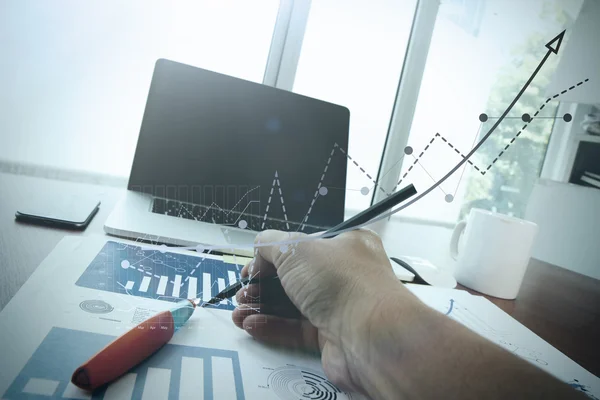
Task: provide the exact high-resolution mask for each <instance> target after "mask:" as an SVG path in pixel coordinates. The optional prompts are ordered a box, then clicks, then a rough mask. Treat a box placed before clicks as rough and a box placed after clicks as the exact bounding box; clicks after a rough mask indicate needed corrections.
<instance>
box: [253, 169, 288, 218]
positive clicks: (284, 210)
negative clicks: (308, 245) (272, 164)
mask: <svg viewBox="0 0 600 400" xmlns="http://www.w3.org/2000/svg"><path fill="white" fill-rule="evenodd" d="M275 184H277V188H278V189H279V199H280V201H281V208H282V209H283V217H284V219H285V226H286V228H287V229H290V224H289V221H288V217H287V211H286V209H285V202H284V201H283V192H282V191H281V184H280V183H279V175H278V173H277V171H275V177H274V178H273V184H272V185H271V192H270V193H269V200H267V208H266V210H265V215H264V217H263V222H262V225H261V227H260V229H264V227H265V224H266V223H267V214H268V213H269V207H270V206H271V199H272V198H273V191H274V190H275Z"/></svg>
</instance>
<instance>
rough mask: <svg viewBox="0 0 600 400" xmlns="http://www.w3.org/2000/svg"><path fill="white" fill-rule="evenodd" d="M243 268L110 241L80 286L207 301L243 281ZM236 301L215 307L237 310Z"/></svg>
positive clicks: (149, 296) (192, 256)
mask: <svg viewBox="0 0 600 400" xmlns="http://www.w3.org/2000/svg"><path fill="white" fill-rule="evenodd" d="M240 268H241V266H240V265H236V264H232V263H227V262H224V261H222V260H216V259H212V258H208V257H206V255H205V254H202V253H199V254H198V255H191V254H190V255H188V254H180V253H172V252H167V251H161V250H155V249H146V248H142V247H140V246H135V245H129V244H124V243H118V242H114V241H107V242H106V244H105V245H104V247H103V248H102V250H101V251H100V252H99V253H98V255H97V256H96V257H95V258H94V260H93V261H92V262H91V263H90V265H89V266H88V267H87V268H86V270H85V271H84V272H83V274H82V275H81V276H80V277H79V279H78V280H77V282H76V285H78V286H82V287H86V288H91V289H97V290H104V291H108V292H114V293H122V294H126V295H132V296H139V297H146V298H152V299H158V300H165V301H179V300H181V299H186V298H187V299H191V298H196V297H201V298H202V300H204V301H207V300H209V299H210V298H211V297H212V296H214V295H216V294H217V293H218V292H219V291H220V290H222V289H224V288H225V287H226V286H228V285H230V284H232V283H234V282H236V281H237V280H239V278H240V272H239V269H240ZM236 305H237V304H236V302H235V298H232V299H230V300H224V301H222V302H220V303H219V304H216V305H214V306H213V307H214V308H217V309H225V310H233V309H234V308H235V306H236Z"/></svg>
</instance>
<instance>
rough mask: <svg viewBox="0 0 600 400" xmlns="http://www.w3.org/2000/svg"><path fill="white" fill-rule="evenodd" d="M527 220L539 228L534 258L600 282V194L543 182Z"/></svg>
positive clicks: (532, 201) (529, 205)
mask: <svg viewBox="0 0 600 400" xmlns="http://www.w3.org/2000/svg"><path fill="white" fill-rule="evenodd" d="M526 219H528V220H530V221H533V222H535V223H537V224H538V226H539V233H538V236H537V238H536V241H535V244H534V247H533V253H532V255H533V257H535V258H538V259H540V260H542V261H546V262H549V263H551V264H554V265H558V266H559V267H562V268H566V269H569V270H571V271H575V272H578V273H580V274H584V275H587V276H591V277H593V278H596V279H600V245H599V244H600V190H598V189H594V188H589V187H584V186H579V185H574V184H569V183H560V182H554V181H547V180H541V181H540V182H539V183H538V184H536V186H535V188H534V190H533V193H532V194H531V198H530V201H529V204H528V207H527V212H526Z"/></svg>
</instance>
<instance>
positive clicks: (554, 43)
mask: <svg viewBox="0 0 600 400" xmlns="http://www.w3.org/2000/svg"><path fill="white" fill-rule="evenodd" d="M565 32H566V30H563V31H562V32H561V33H559V34H558V35H557V36H556V37H555V38H554V39H552V40H551V41H549V42H548V43H546V45H545V47H546V48H547V49H548V51H547V52H546V54H545V55H544V57H543V58H542V60H541V61H540V63H539V65H538V66H537V67H536V69H535V70H534V71H533V73H532V74H531V76H530V77H529V79H528V80H527V82H525V84H524V85H523V87H522V88H521V90H520V91H519V93H518V94H517V95H516V97H515V98H514V99H513V101H512V102H511V103H510V104H509V105H508V107H507V108H506V110H505V111H504V112H503V113H502V115H501V116H500V117H499V118H498V120H497V121H496V123H495V124H494V125H493V126H492V127H491V128H490V130H489V131H488V132H487V133H486V134H485V136H483V138H482V139H481V140H480V141H479V142H478V143H477V144H476V145H475V147H473V148H472V149H471V151H469V153H467V154H466V155H464V156H463V159H462V160H461V161H460V162H458V164H456V165H455V166H454V167H453V168H452V169H451V170H450V171H449V172H448V173H446V175H444V176H443V177H442V178H440V179H439V180H438V181H437V182H435V183H434V184H433V185H432V186H430V187H429V188H428V189H427V190H425V191H423V192H421V193H419V194H418V195H417V196H416V197H414V198H412V199H411V200H410V201H408V202H407V203H406V204H403V205H401V206H400V207H398V208H396V209H395V210H391V211H388V212H386V213H384V214H382V215H380V216H379V217H377V218H374V219H372V220H370V221H368V222H365V223H364V224H361V225H359V226H356V227H353V228H347V229H343V230H341V231H338V232H335V233H329V234H326V233H321V234H318V235H314V236H313V235H308V236H304V237H298V238H294V239H290V240H282V241H278V242H264V243H262V242H258V243H248V244H241V245H236V246H234V247H231V249H246V248H257V247H265V246H283V245H290V244H294V243H299V242H307V241H312V240H318V239H322V238H328V237H332V236H335V235H340V234H342V233H344V232H348V231H351V230H355V229H358V228H362V227H364V226H366V225H369V224H373V223H375V222H377V221H381V220H382V219H385V218H389V217H390V216H392V215H393V214H395V213H397V212H399V211H401V210H404V209H405V208H406V207H408V206H410V205H412V204H414V203H416V202H417V201H419V200H420V199H422V198H423V197H424V196H426V195H427V194H429V193H431V192H432V191H433V190H435V189H436V188H437V187H439V186H440V185H441V184H442V183H443V182H445V181H446V180H447V179H448V178H449V177H450V176H451V175H452V174H454V173H455V172H456V171H457V170H458V169H459V168H460V167H462V166H463V165H464V164H465V163H466V162H468V161H469V159H470V157H471V156H472V155H473V154H475V152H476V151H477V150H478V149H479V148H480V147H481V146H482V145H483V143H485V141H486V140H487V139H488V138H489V137H490V135H491V134H492V133H494V131H495V130H496V128H498V126H499V125H500V123H501V122H502V121H503V120H504V118H506V116H507V115H508V113H509V112H510V110H512V108H513V107H514V105H515V104H516V103H517V101H519V99H520V98H521V96H522V95H523V93H524V92H525V90H526V89H527V87H529V85H530V84H531V82H532V81H533V79H534V78H535V76H536V75H537V74H538V72H539V71H540V69H541V68H542V66H543V65H544V63H545V62H546V61H547V60H548V58H549V57H550V54H552V53H554V54H558V50H559V49H560V45H561V44H562V40H563V38H564V36H565ZM585 81H586V82H587V79H586V80H585ZM581 84H583V81H582V82H580V83H578V84H577V86H579V85H581ZM573 87H574V86H573ZM573 87H572V88H573ZM572 88H569V89H568V90H570V89H572ZM564 92H566V90H565V91H564ZM564 92H563V93H564ZM554 97H558V94H557V95H556V96H554ZM549 100H550V99H548V101H549ZM461 155H462V154H461ZM220 248H222V246H206V247H205V249H206V250H218V249H220ZM179 249H191V250H194V249H195V247H180V248H179ZM453 303H454V302H452V303H451V305H453Z"/></svg>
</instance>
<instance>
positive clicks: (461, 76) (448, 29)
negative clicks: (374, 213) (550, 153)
mask: <svg viewBox="0 0 600 400" xmlns="http://www.w3.org/2000/svg"><path fill="white" fill-rule="evenodd" d="M581 3H582V1H581V0H578V1H569V0H558V1H557V0H553V1H548V2H545V1H541V0H540V1H528V2H523V1H519V0H510V1H507V0H486V1H477V2H471V1H454V0H453V1H447V2H442V4H441V6H440V9H439V13H438V18H437V21H436V23H435V27H434V32H433V37H432V41H431V47H430V49H429V55H428V59H427V64H426V67H425V71H424V75H423V81H422V84H421V90H420V92H419V99H418V102H417V107H416V111H415V115H414V120H413V124H412V128H411V133H410V137H409V140H408V147H407V149H406V152H405V153H410V154H405V155H404V159H403V168H402V171H403V172H402V173H401V177H402V176H404V174H405V173H407V172H408V171H409V169H411V166H413V165H414V166H413V167H412V169H411V170H410V172H408V175H407V176H406V181H407V182H412V183H413V184H414V185H415V186H416V187H417V189H418V190H425V189H427V188H428V187H430V186H431V185H432V184H433V182H434V181H436V180H437V179H439V178H441V177H442V176H443V175H445V174H446V172H447V171H448V170H449V169H450V167H451V166H453V165H455V164H456V163H457V162H459V161H460V160H461V159H462V158H461V155H459V154H458V153H457V151H456V150H458V151H459V152H460V153H462V154H467V153H468V152H469V151H470V149H471V148H472V146H473V145H474V143H475V141H477V140H479V139H480V138H481V137H482V136H483V135H484V134H485V133H487V132H488V130H489V129H490V128H491V127H492V125H493V124H494V122H495V121H496V120H497V118H498V117H499V116H500V115H501V114H502V112H503V111H504V110H505V109H506V107H507V106H508V105H509V104H510V102H511V101H512V99H513V98H514V97H515V96H516V94H517V93H518V91H519V90H520V88H521V87H522V86H523V84H524V83H525V82H526V81H527V79H528V78H529V76H530V75H531V73H532V72H533V70H534V69H535V68H536V66H537V65H538V64H539V62H540V61H541V59H542V57H543V56H544V55H545V53H546V51H547V49H546V48H545V47H544V45H545V44H546V43H547V42H548V41H550V39H552V38H553V37H554V36H556V35H557V34H558V33H560V32H561V31H562V30H563V29H564V28H565V27H567V26H568V25H570V23H571V22H572V21H573V20H574V18H575V17H576V16H577V13H578V11H579V8H580V7H581ZM478 18H479V19H480V22H477V19H478ZM564 45H565V43H563V44H562V46H564ZM560 54H561V53H560V52H559V54H558V55H552V56H551V57H550V59H549V60H548V61H547V62H546V63H545V64H544V66H543V69H542V70H541V71H540V72H539V74H538V75H537V76H536V78H535V79H534V81H533V82H532V84H531V85H530V86H529V88H528V89H527V91H526V92H525V93H524V95H523V96H522V97H521V99H520V101H519V102H518V103H517V104H516V106H515V107H514V108H513V109H512V111H511V113H510V114H509V115H508V118H506V119H505V120H504V121H503V122H502V124H500V126H499V127H498V129H497V130H496V131H494V134H493V135H492V136H491V137H490V138H489V140H488V141H486V143H485V144H484V145H483V146H482V147H481V148H480V149H479V150H478V151H477V153H476V154H475V156H474V158H473V159H472V160H473V163H474V164H475V165H476V166H477V167H478V168H480V170H485V169H487V166H488V165H492V164H493V165H492V167H491V168H490V170H489V171H488V172H487V173H486V174H485V175H482V174H481V173H480V172H478V171H477V170H476V169H475V167H474V166H471V165H469V164H465V166H464V167H462V168H461V169H460V170H458V171H457V172H456V173H455V174H454V175H453V176H452V177H451V178H449V179H448V180H447V181H446V182H444V183H443V184H442V185H441V186H440V187H439V189H436V190H435V191H434V192H432V193H430V194H429V195H428V196H425V197H424V198H423V199H422V200H420V201H419V202H417V203H416V204H414V205H412V206H411V207H408V208H407V209H406V210H405V211H404V212H403V215H407V216H412V217H417V218H423V219H433V220H437V221H447V222H449V223H453V222H455V221H456V220H457V219H458V218H460V217H462V216H464V215H466V213H467V212H468V211H469V210H470V208H472V207H480V208H486V209H490V210H495V211H498V212H502V213H505V214H509V215H515V216H518V217H522V216H523V213H524V211H525V205H526V204H527V200H528V198H529V194H530V190H531V188H532V186H533V183H534V182H535V180H536V179H537V177H538V176H539V173H540V170H541V166H542V162H543V159H544V155H545V152H546V146H547V143H548V139H549V135H550V132H551V130H552V125H553V121H554V119H553V117H555V114H556V107H557V104H558V100H560V99H557V100H555V101H552V102H551V103H549V104H548V105H547V106H546V107H545V108H544V109H543V110H542V112H540V114H539V116H538V117H537V118H535V119H534V120H532V121H531V123H530V124H528V126H527V128H526V129H525V130H524V131H523V133H522V134H521V135H520V136H519V138H518V140H516V141H515V142H514V144H511V146H510V147H509V148H508V149H507V150H506V151H505V152H504V153H503V154H502V155H501V156H500V157H498V155H499V153H500V151H502V150H503V149H504V148H505V146H506V145H507V144H509V143H510V142H511V139H512V138H513V137H514V136H515V135H516V133H517V132H518V131H519V130H520V129H521V128H522V127H523V125H524V124H525V122H524V120H523V115H524V114H529V115H530V116H531V115H533V114H534V113H535V112H536V111H537V110H538V108H539V106H540V105H541V104H542V103H543V102H544V101H545V99H546V98H547V94H546V92H545V88H546V86H547V85H548V83H549V77H550V76H551V73H552V71H553V70H554V68H555V67H556V65H557V62H558V59H559V57H560ZM565 89H566V88H565ZM481 114H485V115H486V116H487V118H486V117H485V116H482V117H481V119H482V120H484V122H482V121H481V120H480V115H481ZM525 118H526V117H525ZM436 134H439V136H436ZM432 140H433V142H431V141H432ZM428 145H429V146H428ZM425 148H427V150H426V151H424V149H425ZM422 152H423V154H422V155H421V153H422ZM496 158H497V160H496V161H495V162H494V160H495V159H496Z"/></svg>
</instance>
